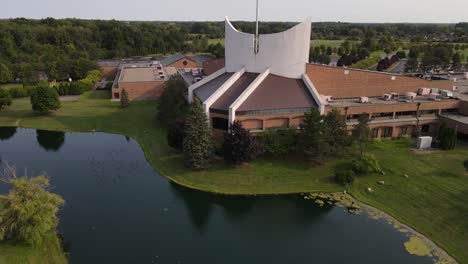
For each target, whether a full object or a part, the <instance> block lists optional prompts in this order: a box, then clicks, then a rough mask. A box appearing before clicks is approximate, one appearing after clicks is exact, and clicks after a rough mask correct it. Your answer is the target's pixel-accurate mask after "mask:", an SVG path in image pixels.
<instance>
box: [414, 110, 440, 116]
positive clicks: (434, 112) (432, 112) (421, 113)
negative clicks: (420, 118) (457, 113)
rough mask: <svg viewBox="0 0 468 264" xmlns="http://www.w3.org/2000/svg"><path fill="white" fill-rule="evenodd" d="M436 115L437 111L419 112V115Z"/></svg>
mask: <svg viewBox="0 0 468 264" xmlns="http://www.w3.org/2000/svg"><path fill="white" fill-rule="evenodd" d="M437 113H438V110H420V111H419V115H435V114H437Z"/></svg>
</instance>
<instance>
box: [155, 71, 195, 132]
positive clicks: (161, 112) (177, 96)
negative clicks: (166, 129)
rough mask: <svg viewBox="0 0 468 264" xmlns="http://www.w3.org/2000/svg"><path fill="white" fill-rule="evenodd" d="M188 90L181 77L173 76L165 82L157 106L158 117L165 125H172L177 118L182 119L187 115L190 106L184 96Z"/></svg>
mask: <svg viewBox="0 0 468 264" xmlns="http://www.w3.org/2000/svg"><path fill="white" fill-rule="evenodd" d="M186 90H187V88H186V87H185V84H184V81H183V80H182V79H181V78H171V79H170V80H169V81H167V82H166V83H165V84H164V90H163V92H162V94H161V97H160V98H159V100H158V106H157V118H158V120H159V121H160V122H161V123H162V124H163V125H165V126H171V125H172V123H173V122H175V120H179V119H182V118H183V117H184V116H185V115H186V113H187V108H188V107H187V101H186V100H185V97H184V94H185V91H186Z"/></svg>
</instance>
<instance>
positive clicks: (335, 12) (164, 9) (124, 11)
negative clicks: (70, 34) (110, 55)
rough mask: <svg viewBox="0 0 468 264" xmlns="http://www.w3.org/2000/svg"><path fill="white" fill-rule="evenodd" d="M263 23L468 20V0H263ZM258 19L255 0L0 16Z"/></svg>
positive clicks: (39, 0)
mask: <svg viewBox="0 0 468 264" xmlns="http://www.w3.org/2000/svg"><path fill="white" fill-rule="evenodd" d="M259 1H260V9H259V13H260V14H259V17H260V20H262V21H301V20H303V19H305V18H307V17H311V18H312V21H316V22H318V21H341V22H422V23H457V22H462V21H468V0H445V1H441V0H259ZM225 16H228V17H229V18H230V19H231V20H234V21H236V20H247V21H253V20H255V0H2V1H1V3H0V18H14V17H25V18H45V17H54V18H69V17H73V18H84V19H117V20H140V21H142V20H145V21H221V20H223V19H224V17H225Z"/></svg>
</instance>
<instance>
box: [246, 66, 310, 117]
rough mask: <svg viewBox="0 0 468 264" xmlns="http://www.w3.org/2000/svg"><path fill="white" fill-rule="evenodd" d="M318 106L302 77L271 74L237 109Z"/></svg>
mask: <svg viewBox="0 0 468 264" xmlns="http://www.w3.org/2000/svg"><path fill="white" fill-rule="evenodd" d="M312 107H317V104H316V103H315V101H314V99H313V97H312V95H311V94H310V92H309V90H308V89H307V87H306V85H305V83H304V82H303V81H302V79H291V78H286V77H281V76H278V75H273V74H270V75H268V77H266V78H265V80H264V81H263V82H262V83H261V84H260V85H259V86H258V87H257V88H256V89H255V91H254V92H253V93H252V94H251V95H250V96H249V97H248V98H247V99H246V100H245V101H244V103H242V105H241V106H240V107H239V108H238V109H237V111H239V112H243V111H259V110H279V109H299V108H312Z"/></svg>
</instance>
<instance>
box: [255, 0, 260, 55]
mask: <svg viewBox="0 0 468 264" xmlns="http://www.w3.org/2000/svg"><path fill="white" fill-rule="evenodd" d="M255 20H256V26H255V54H257V53H258V49H259V43H258V41H259V37H258V0H257V11H256V17H255Z"/></svg>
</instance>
